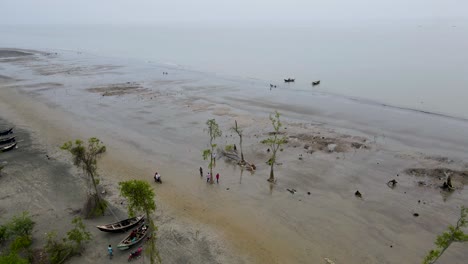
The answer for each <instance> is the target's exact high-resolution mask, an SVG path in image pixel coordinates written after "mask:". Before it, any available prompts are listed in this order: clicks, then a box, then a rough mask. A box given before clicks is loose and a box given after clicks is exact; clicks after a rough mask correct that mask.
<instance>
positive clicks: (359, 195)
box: [354, 191, 362, 198]
mask: <svg viewBox="0 0 468 264" xmlns="http://www.w3.org/2000/svg"><path fill="white" fill-rule="evenodd" d="M354 195H355V196H356V197H358V198H362V194H361V193H360V192H359V191H356V192H355V193H354Z"/></svg>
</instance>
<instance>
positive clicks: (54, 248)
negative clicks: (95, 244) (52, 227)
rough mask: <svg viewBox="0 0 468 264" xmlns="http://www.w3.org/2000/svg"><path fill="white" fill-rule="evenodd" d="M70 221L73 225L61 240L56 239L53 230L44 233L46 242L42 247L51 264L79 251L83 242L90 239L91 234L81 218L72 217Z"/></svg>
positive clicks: (58, 262)
mask: <svg viewBox="0 0 468 264" xmlns="http://www.w3.org/2000/svg"><path fill="white" fill-rule="evenodd" d="M72 223H73V224H74V225H75V227H74V228H73V229H71V230H70V231H68V232H67V237H65V238H63V239H62V241H60V240H58V239H57V234H56V233H55V232H49V233H46V240H47V242H46V246H45V248H44V249H45V251H46V253H47V256H48V258H49V261H50V263H51V264H60V263H63V262H64V261H65V260H67V259H68V258H70V257H72V256H73V255H76V254H79V253H81V251H82V250H83V242H87V241H90V240H91V234H90V233H89V232H88V231H86V228H85V225H84V224H83V221H82V220H81V218H79V217H76V218H74V219H73V220H72Z"/></svg>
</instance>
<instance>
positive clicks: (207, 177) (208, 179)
mask: <svg viewBox="0 0 468 264" xmlns="http://www.w3.org/2000/svg"><path fill="white" fill-rule="evenodd" d="M212 176H213V175H211V173H210V172H208V173H207V174H206V182H210V180H211V177H212ZM200 177H203V168H202V167H200ZM216 183H219V173H216Z"/></svg>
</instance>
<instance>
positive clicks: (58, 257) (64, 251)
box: [44, 231, 74, 264]
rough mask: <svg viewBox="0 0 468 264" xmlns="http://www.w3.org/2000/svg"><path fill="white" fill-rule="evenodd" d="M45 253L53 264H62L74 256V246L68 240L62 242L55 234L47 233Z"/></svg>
mask: <svg viewBox="0 0 468 264" xmlns="http://www.w3.org/2000/svg"><path fill="white" fill-rule="evenodd" d="M44 249H45V251H46V252H47V256H48V257H49V261H50V263H51V264H60V263H63V262H65V260H67V259H68V258H69V257H71V256H72V254H73V251H74V250H73V246H72V245H71V244H69V243H67V240H66V239H63V240H62V242H61V241H59V240H58V239H57V234H56V233H55V232H53V231H52V232H49V233H46V245H45V248H44Z"/></svg>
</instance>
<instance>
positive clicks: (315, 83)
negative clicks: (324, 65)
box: [312, 80, 320, 86]
mask: <svg viewBox="0 0 468 264" xmlns="http://www.w3.org/2000/svg"><path fill="white" fill-rule="evenodd" d="M319 84H320V80H318V81H315V82H312V86H315V85H319Z"/></svg>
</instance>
